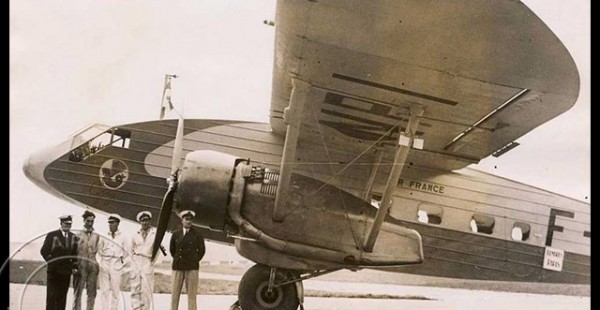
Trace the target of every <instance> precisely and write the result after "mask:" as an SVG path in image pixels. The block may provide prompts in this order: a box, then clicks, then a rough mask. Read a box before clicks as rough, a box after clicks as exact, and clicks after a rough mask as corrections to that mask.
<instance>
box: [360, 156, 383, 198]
mask: <svg viewBox="0 0 600 310" xmlns="http://www.w3.org/2000/svg"><path fill="white" fill-rule="evenodd" d="M382 159H383V150H380V151H379V156H377V163H375V165H374V166H373V169H371V175H369V181H368V182H367V187H366V188H365V195H364V196H363V200H364V201H366V202H368V203H371V190H372V189H373V182H375V177H376V176H377V170H378V169H379V164H381V160H382Z"/></svg>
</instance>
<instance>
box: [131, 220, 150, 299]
mask: <svg viewBox="0 0 600 310" xmlns="http://www.w3.org/2000/svg"><path fill="white" fill-rule="evenodd" d="M136 219H137V221H138V222H139V223H140V225H141V227H140V230H139V231H137V233H136V234H135V235H133V238H132V239H131V252H132V253H133V256H132V265H131V282H130V284H131V305H132V309H134V310H137V309H143V310H148V309H151V305H152V294H153V292H154V265H153V262H152V244H153V243H154V239H155V238H156V229H154V228H153V227H150V220H152V213H150V212H148V211H142V212H140V213H138V214H137V217H136Z"/></svg>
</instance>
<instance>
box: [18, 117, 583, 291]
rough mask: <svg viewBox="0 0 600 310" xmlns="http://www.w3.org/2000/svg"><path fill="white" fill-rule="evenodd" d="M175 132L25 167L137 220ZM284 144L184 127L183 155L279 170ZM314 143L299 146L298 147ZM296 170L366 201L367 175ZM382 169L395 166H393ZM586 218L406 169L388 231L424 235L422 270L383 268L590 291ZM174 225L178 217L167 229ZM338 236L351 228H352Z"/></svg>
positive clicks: (547, 195)
mask: <svg viewBox="0 0 600 310" xmlns="http://www.w3.org/2000/svg"><path fill="white" fill-rule="evenodd" d="M176 127H177V122H176V121H175V120H162V121H150V122H143V123H135V124H128V125H123V126H118V127H112V128H111V129H108V127H99V128H97V130H95V131H94V130H92V132H93V134H89V135H86V134H82V135H78V136H76V137H74V138H73V139H72V140H70V141H67V142H65V143H63V144H61V145H60V146H58V147H56V148H54V149H52V150H46V151H44V153H39V154H36V155H33V156H32V158H31V159H30V160H29V161H28V163H27V164H26V167H25V170H26V173H27V174H28V176H29V177H30V178H31V179H32V180H33V181H34V182H36V184H38V185H39V186H41V187H43V188H44V189H46V190H47V191H49V192H51V193H53V194H55V195H57V196H59V197H61V198H64V199H67V200H69V201H71V202H75V203H77V204H80V205H83V206H89V207H91V208H94V209H96V210H100V211H102V212H106V213H119V214H120V215H121V216H123V217H124V218H126V219H129V220H132V221H133V220H135V215H136V214H137V213H138V212H140V211H142V210H149V211H151V212H153V213H158V212H159V209H160V206H161V201H162V198H163V196H164V193H165V192H166V190H167V183H166V182H165V179H166V178H167V177H169V174H170V165H171V154H172V153H173V152H172V149H173V140H174V137H175V131H176ZM102 132H104V133H102ZM283 145H284V138H283V137H281V136H278V135H275V134H273V133H272V132H271V131H270V129H269V125H268V124H262V123H249V122H234V121H216V120H186V124H185V130H184V148H183V154H182V155H183V156H185V155H186V154H187V153H189V152H192V151H198V150H206V151H215V152H221V153H225V154H230V155H232V156H234V157H238V158H246V159H250V160H251V162H252V163H253V164H256V165H259V166H261V167H263V168H265V169H267V170H270V171H274V172H275V173H276V172H277V169H278V168H279V167H280V164H281V154H282V149H283ZM310 145H311V142H310V141H301V147H305V148H310ZM53 156H54V157H53ZM294 164H295V171H296V173H297V174H298V177H297V178H308V179H311V180H315V182H317V181H318V182H321V183H323V182H324V183H327V184H328V186H333V187H339V188H341V189H343V192H344V193H347V194H352V195H354V196H355V197H361V199H364V198H365V197H364V196H365V188H364V187H363V186H362V185H361V184H363V183H364V182H363V181H364V180H363V179H365V178H368V175H360V174H356V175H349V174H339V175H338V174H335V173H334V172H335V171H339V170H340V167H343V165H344V164H347V163H335V164H332V163H330V164H327V163H310V162H308V161H304V160H302V159H298V160H297V162H296V163H294ZM380 164H382V165H385V164H386V159H385V157H384V160H383V161H382V162H381V163H380ZM232 168H233V166H232ZM36 169H38V170H40V169H41V171H34V170H36ZM332 171H333V172H332ZM384 178H385V176H384V175H383V173H382V174H381V175H377V176H376V177H375V181H374V182H373V186H372V188H371V191H370V192H369V194H368V195H366V196H368V197H367V198H366V199H364V200H366V202H365V205H366V206H365V207H364V208H365V210H369V207H368V206H370V204H371V202H373V203H375V202H376V201H377V200H378V199H380V198H381V197H380V195H381V191H382V187H383V184H384V182H383V179H384ZM267 183H268V182H267ZM273 183H276V181H275V180H274V181H273ZM324 183H323V184H324ZM261 186H262V187H263V188H264V191H265V192H266V193H267V194H268V195H265V197H266V196H269V195H272V194H273V193H274V190H275V188H270V187H269V185H268V184H267V185H265V184H264V183H263V184H261ZM274 186H276V185H274ZM263 188H257V191H258V192H260V191H261V190H263ZM260 199H263V198H260ZM260 199H259V200H260ZM265 199H266V198H265ZM356 199H358V198H356ZM265 201H266V200H265ZM357 203H358V202H357ZM301 204H302V203H300V205H301ZM373 210H376V209H375V207H372V209H371V211H368V212H366V214H371V213H372V212H374V211H373ZM589 210H590V209H589V205H588V204H586V203H583V202H579V201H576V200H573V199H569V198H566V197H563V196H560V195H557V194H554V193H551V192H548V191H544V190H541V189H537V188H534V187H532V186H528V185H525V184H521V183H518V182H514V181H511V180H507V179H504V178H500V177H497V176H494V175H490V174H486V173H483V172H479V171H476V170H473V169H469V168H465V169H461V170H457V171H452V172H449V171H441V170H434V169H429V168H425V167H417V166H408V167H406V169H404V170H403V173H402V175H401V179H400V182H399V183H398V187H397V188H396V190H395V192H394V194H393V204H392V207H391V210H390V213H389V216H390V217H391V218H389V219H388V220H386V222H388V223H394V225H399V226H405V227H407V228H409V229H414V230H416V231H418V233H419V234H420V236H421V238H422V248H423V249H422V250H423V254H424V261H423V262H422V264H419V265H412V266H403V267H388V268H386V270H393V271H398V272H408V273H415V274H424V275H433V276H443V277H453V278H465V279H493V280H506V281H531V282H538V281H539V282H564V283H589V282H590V238H591V233H590V219H589V213H590V211H589ZM245 212H246V214H249V213H252V212H249V211H248V210H246V211H245ZM369 212H371V213H369ZM306 214H310V213H306ZM259 218H260V217H255V219H257V220H256V221H259V220H258V219H259ZM263 219H270V216H265V217H264V218H263ZM284 221H285V220H284ZM303 221H304V222H306V219H303ZM301 223H302V221H297V222H295V223H294V225H295V227H297V228H298V231H297V232H299V231H302V229H304V228H306V229H308V228H307V227H308V226H307V227H298V226H299V225H300V226H301V225H302V224H301ZM327 223H328V222H324V223H323V225H327ZM177 224H178V221H177V219H176V218H175V217H171V222H170V225H169V227H170V229H173V228H174V227H176V225H177ZM196 224H202V226H203V227H204V228H205V229H203V233H204V234H205V237H206V238H207V239H210V240H214V241H218V242H225V243H234V240H233V239H231V238H228V235H227V233H228V232H227V231H226V229H225V226H219V225H216V226H212V227H210V228H209V227H208V226H211V225H206V223H200V222H198V223H196ZM313 224H314V223H313ZM266 226H269V225H266ZM275 226H276V225H275V224H274V226H273V227H272V229H273V230H274V231H275V230H277V229H276V227H275ZM315 227H317V226H315ZM315 227H313V229H315ZM332 227H336V228H339V229H344V224H343V223H342V224H340V225H333V226H332ZM352 227H353V226H352V225H350V224H348V225H347V227H346V228H347V229H348V234H349V236H351V237H352V236H354V237H355V236H357V235H358V233H357V232H356V231H351V230H352ZM324 229H325V230H324V231H326V228H324ZM308 235H310V234H308ZM288 237H290V238H291V236H288ZM313 237H314V236H313ZM315 238H317V237H315ZM348 238H350V237H348ZM323 240H327V239H323ZM332 240H333V239H332ZM321 241H322V240H321ZM377 242H383V241H381V240H378V241H377ZM323 246H326V245H323ZM386 246H390V245H387V244H386ZM391 246H392V247H393V245H391ZM402 250H403V249H402V248H400V247H399V248H398V249H397V251H402ZM238 251H240V248H239V244H238ZM240 253H241V254H242V255H244V253H243V251H240ZM265 255H267V256H268V253H267V254H265Z"/></svg>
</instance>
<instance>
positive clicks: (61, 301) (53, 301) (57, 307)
mask: <svg viewBox="0 0 600 310" xmlns="http://www.w3.org/2000/svg"><path fill="white" fill-rule="evenodd" d="M46 282H47V284H46V310H65V307H66V304H67V292H68V291H69V283H70V282H71V274H58V273H47V274H46Z"/></svg>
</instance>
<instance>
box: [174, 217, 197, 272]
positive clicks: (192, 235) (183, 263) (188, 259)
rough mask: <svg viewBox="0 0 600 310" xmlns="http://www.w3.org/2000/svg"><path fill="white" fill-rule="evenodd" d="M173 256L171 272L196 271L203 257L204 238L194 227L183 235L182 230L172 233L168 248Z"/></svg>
mask: <svg viewBox="0 0 600 310" xmlns="http://www.w3.org/2000/svg"><path fill="white" fill-rule="evenodd" d="M169 251H170V252H171V256H173V266H172V268H173V270H198V269H199V267H200V260H201V259H202V257H204V252H205V251H206V250H205V248H204V237H203V236H202V233H200V231H198V230H197V229H196V228H194V227H190V229H189V231H188V233H187V234H186V235H185V236H184V235H183V228H181V229H178V230H176V231H175V232H173V235H172V236H171V243H170V246H169Z"/></svg>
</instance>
